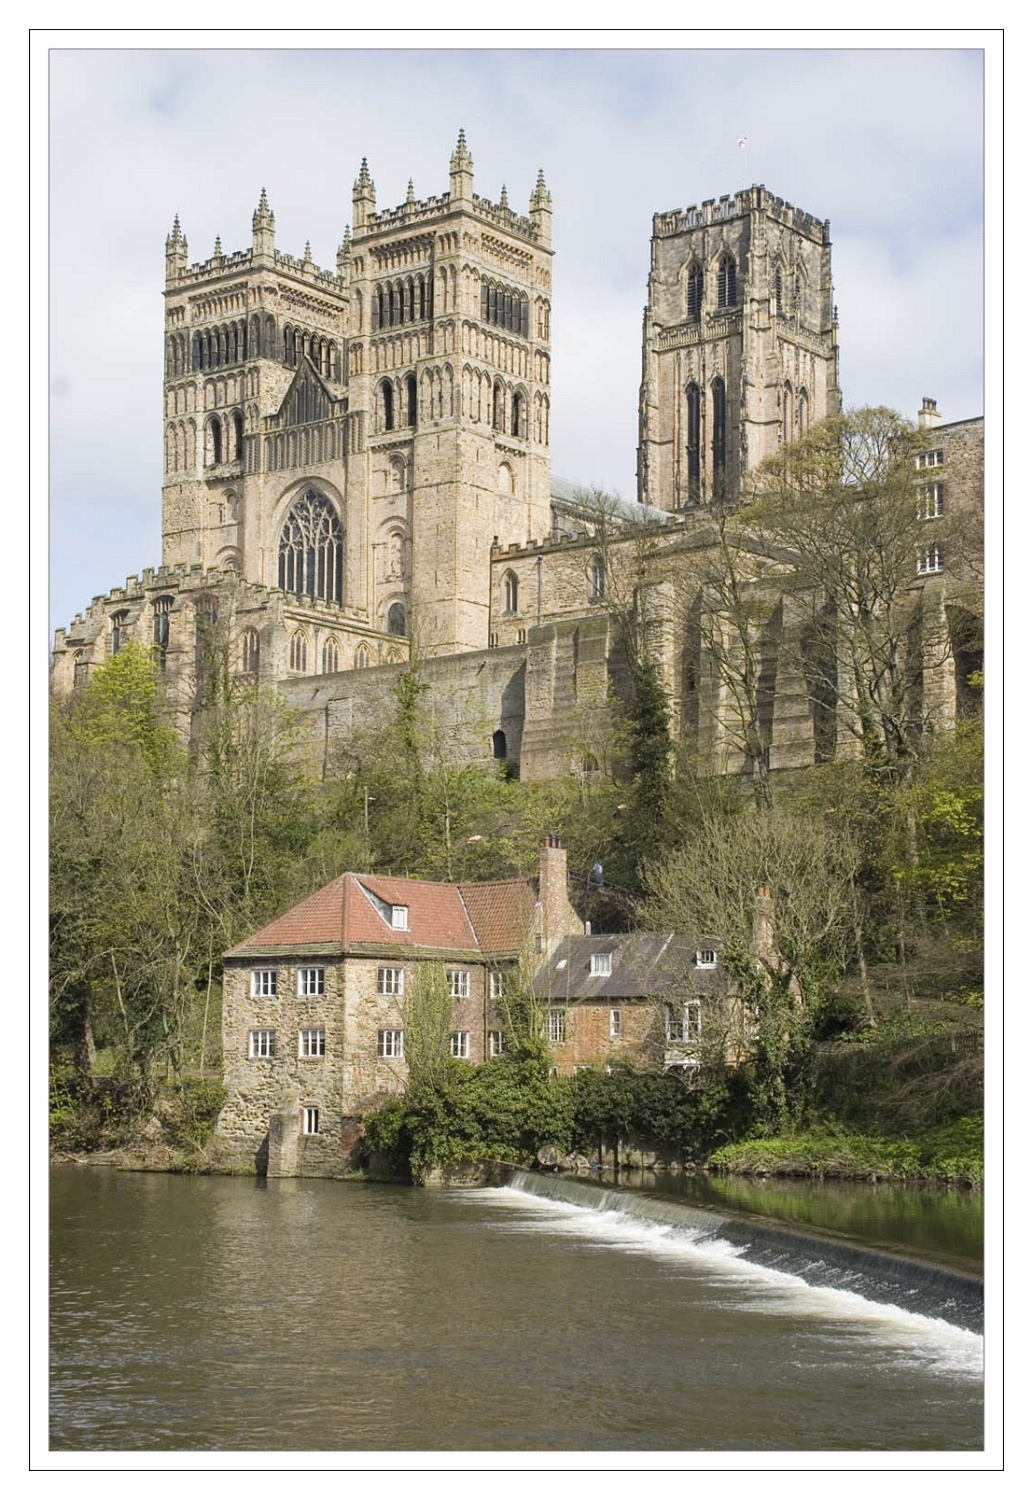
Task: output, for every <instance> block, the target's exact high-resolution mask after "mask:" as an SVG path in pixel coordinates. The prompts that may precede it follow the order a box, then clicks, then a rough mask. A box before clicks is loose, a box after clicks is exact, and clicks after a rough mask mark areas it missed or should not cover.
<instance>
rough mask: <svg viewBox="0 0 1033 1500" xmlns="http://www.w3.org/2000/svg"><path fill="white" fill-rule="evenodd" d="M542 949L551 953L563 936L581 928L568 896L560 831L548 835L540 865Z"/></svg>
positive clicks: (570, 934)
mask: <svg viewBox="0 0 1033 1500" xmlns="http://www.w3.org/2000/svg"><path fill="white" fill-rule="evenodd" d="M538 902H539V907H540V911H541V929H540V935H541V948H542V951H543V952H548V950H549V948H551V946H552V945H553V943H555V942H557V941H558V940H559V939H560V938H561V937H573V936H576V935H577V934H578V933H579V932H580V931H581V919H580V918H579V917H578V914H577V912H576V911H575V910H574V908H573V907H572V906H571V904H570V901H569V899H568V897H567V851H566V849H564V847H563V840H562V839H561V838H560V836H559V834H558V833H550V834H547V835H546V839H545V844H544V845H543V847H542V852H541V858H540V862H539V866H538Z"/></svg>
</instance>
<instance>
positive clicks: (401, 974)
mask: <svg viewBox="0 0 1033 1500" xmlns="http://www.w3.org/2000/svg"><path fill="white" fill-rule="evenodd" d="M404 993H405V970H404V969H378V970H377V994H378V995H402V994H404Z"/></svg>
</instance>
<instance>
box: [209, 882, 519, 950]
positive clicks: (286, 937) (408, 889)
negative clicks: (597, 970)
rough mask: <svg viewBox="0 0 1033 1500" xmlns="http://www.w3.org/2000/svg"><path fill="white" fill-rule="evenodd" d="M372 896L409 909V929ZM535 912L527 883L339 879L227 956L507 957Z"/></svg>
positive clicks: (236, 947) (387, 903) (256, 933)
mask: <svg viewBox="0 0 1033 1500" xmlns="http://www.w3.org/2000/svg"><path fill="white" fill-rule="evenodd" d="M367 892H368V893H370V894H372V896H374V897H377V898H379V900H380V901H381V902H383V903H385V904H386V905H387V907H389V908H390V907H392V906H404V907H406V908H407V909H408V926H407V927H406V928H405V929H399V928H396V927H393V926H392V925H391V917H390V912H387V913H381V912H380V911H379V910H378V909H377V906H376V904H375V902H374V901H371V900H370V895H368V894H367ZM534 907H535V893H534V886H533V884H532V883H531V882H530V881H526V880H499V881H490V882H487V883H485V884H483V885H461V886H460V885H445V884H443V883H439V882H437V881H430V880H404V879H402V878H400V877H395V876H391V875H338V876H337V878H336V880H331V882H330V884H329V885H325V886H324V887H323V888H322V890H319V891H316V892H315V893H314V894H313V895H311V896H308V897H307V898H306V899H305V900H304V901H301V902H299V904H298V905H297V906H294V907H292V908H291V910H290V911H288V912H284V914H283V916H282V917H277V918H276V920H275V921H273V922H270V923H269V924H268V925H267V926H265V927H262V928H260V929H259V930H258V931H257V932H253V933H252V934H251V936H250V937H248V938H245V939H244V941H243V942H242V943H238V944H237V945H236V946H235V947H233V948H231V949H230V950H229V952H228V953H227V954H226V955H225V956H226V957H227V958H233V957H244V956H246V955H249V954H252V953H253V952H254V951H255V950H256V949H263V948H276V949H296V950H302V949H305V948H311V947H313V946H317V945H318V947H319V949H320V951H322V952H326V951H330V952H339V953H343V952H346V951H347V950H348V949H350V948H352V947H358V946H361V947H368V946H370V945H372V946H377V945H382V946H390V947H392V948H395V947H414V948H441V949H450V950H454V949H460V950H464V951H468V950H471V949H473V950H480V951H482V952H509V951H513V950H515V949H518V948H520V946H521V945H522V943H523V941H524V939H525V938H526V936H527V931H528V928H529V926H530V922H531V917H532V914H533V912H534Z"/></svg>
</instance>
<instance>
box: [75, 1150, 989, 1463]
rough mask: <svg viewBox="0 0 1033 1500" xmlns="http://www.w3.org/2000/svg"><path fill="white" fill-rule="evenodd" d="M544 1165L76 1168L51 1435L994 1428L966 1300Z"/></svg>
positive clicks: (542, 1446)
mask: <svg viewBox="0 0 1033 1500" xmlns="http://www.w3.org/2000/svg"><path fill="white" fill-rule="evenodd" d="M521 1180H523V1181H525V1182H527V1184H528V1185H529V1186H530V1188H531V1191H526V1190H524V1189H523V1188H522V1187H520V1186H516V1187H512V1186H511V1187H502V1188H488V1189H479V1190H458V1189H453V1190H448V1191H422V1190H417V1189H410V1188H404V1187H394V1186H385V1185H381V1184H372V1183H368V1184H367V1183H361V1182H356V1183H335V1182H329V1181H324V1180H316V1179H309V1180H305V1179H287V1180H280V1181H266V1180H265V1179H253V1178H234V1177H175V1176H165V1175H158V1174H144V1173H124V1172H117V1171H113V1170H108V1169H103V1168H83V1167H72V1166H64V1167H56V1168H54V1169H53V1171H52V1174H51V1193H52V1197H51V1404H50V1446H51V1449H52V1450H53V1451H55V1452H65V1453H67V1452H87V1451H90V1452H119V1453H121V1452H145V1451H160V1452H173V1451H187V1452H189V1451H229V1452H246V1451H252V1452H274V1453H283V1452H309V1453H311V1452H331V1453H332V1452H359V1451H361V1452H372V1453H390V1452H406V1453H411V1452H457V1453H460V1452H461V1453H470V1452H485V1453H502V1452H507V1451H509V1452H517V1451H521V1452H550V1451H553V1452H559V1451H561V1450H566V1451H573V1452H585V1453H600V1452H605V1451H612V1452H621V1451H623V1452H628V1453H634V1452H639V1453H645V1452H672V1453H673V1452H684V1453H692V1454H700V1453H705V1452H713V1453H718V1454H721V1453H731V1452H742V1453H758V1452H764V1453H775V1452H781V1453H785V1452H795V1451H799V1452H809V1453H813V1452H815V1451H825V1452H835V1453H844V1452H855V1451H856V1452H859V1453H864V1452H867V1453H872V1452H880V1451H882V1452H904V1451H912V1452H915V1451H918V1452H928V1453H932V1452H958V1453H961V1452H964V1451H969V1452H973V1451H979V1450H980V1449H981V1448H982V1442H983V1437H982V1431H983V1427H982V1424H983V1410H982V1378H981V1377H982V1340H981V1338H980V1337H979V1335H978V1334H977V1333H976V1332H974V1331H972V1330H971V1329H970V1328H967V1327H963V1326H959V1325H958V1323H956V1322H952V1321H951V1320H950V1315H948V1316H947V1317H943V1316H936V1317H933V1316H928V1315H926V1314H924V1313H917V1312H915V1311H912V1310H905V1309H903V1308H901V1307H897V1306H893V1305H888V1304H886V1303H879V1302H876V1301H872V1300H870V1299H869V1298H868V1297H867V1296H863V1295H860V1294H859V1293H858V1292H856V1291H851V1290H846V1289H844V1288H843V1286H828V1285H825V1286H821V1285H811V1284H808V1281H807V1280H806V1279H804V1277H803V1276H801V1275H799V1274H790V1273H788V1272H787V1271H785V1270H779V1269H775V1268H773V1267H772V1265H770V1264H769V1265H762V1264H754V1263H752V1262H751V1261H750V1260H749V1259H748V1258H747V1255H746V1254H744V1253H743V1251H742V1247H741V1245H737V1244H736V1243H731V1242H729V1241H728V1240H726V1239H724V1238H722V1237H721V1235H720V1233H718V1234H716V1235H714V1234H711V1235H710V1236H709V1237H707V1236H702V1237H701V1236H700V1235H699V1234H697V1233H695V1232H694V1231H693V1230H692V1227H691V1225H688V1224H686V1225H681V1226H679V1224H678V1223H677V1222H670V1221H668V1220H665V1218H664V1215H665V1214H666V1213H667V1210H666V1209H664V1210H660V1211H659V1213H658V1217H655V1218H654V1219H652V1220H651V1219H649V1218H645V1219H643V1218H637V1217H635V1216H634V1214H629V1213H627V1212H622V1211H621V1208H622V1205H621V1203H620V1202H619V1201H616V1203H615V1202H614V1200H612V1199H606V1200H605V1202H604V1201H603V1200H602V1199H600V1202H599V1203H595V1202H594V1201H593V1200H592V1198H591V1192H592V1190H591V1189H589V1190H587V1192H588V1196H587V1197H585V1190H584V1189H580V1192H581V1194H582V1197H585V1201H583V1202H568V1201H563V1198H562V1197H555V1198H546V1197H541V1196H538V1194H537V1191H536V1184H535V1183H534V1182H533V1180H531V1179H529V1178H528V1179H517V1181H518V1182H520V1181H521ZM667 1189H668V1190H667V1191H665V1192H664V1193H663V1194H662V1195H661V1197H662V1198H663V1199H664V1201H668V1200H670V1199H673V1198H674V1197H675V1196H676V1195H677V1192H678V1189H677V1188H676V1187H671V1185H667ZM557 1191H558V1192H560V1193H562V1191H563V1189H562V1188H560V1189H557ZM844 1201H845V1200H842V1199H841V1200H840V1208H839V1209H838V1210H837V1211H836V1215H837V1216H838V1217H841V1216H842V1212H843V1211H845V1210H844V1209H843V1202H844ZM942 1201H945V1200H941V1206H942ZM710 1206H711V1207H713V1203H711V1205H710ZM963 1207H964V1205H959V1207H958V1214H957V1215H955V1217H958V1216H959V1215H960V1214H961V1209H962V1208H963ZM694 1211H695V1210H694ZM767 1211H768V1213H769V1214H770V1212H771V1203H770V1201H769V1202H768V1205H767ZM894 1211H895V1212H897V1214H898V1217H899V1218H904V1217H906V1215H903V1214H902V1212H900V1211H899V1209H895V1210H894ZM976 1212H978V1210H976ZM816 1215H817V1216H818V1217H819V1218H820V1215H818V1211H817V1209H815V1208H813V1207H811V1208H810V1209H808V1210H807V1211H806V1212H802V1211H801V1212H800V1213H798V1214H797V1217H798V1218H799V1217H803V1218H805V1219H807V1220H808V1224H809V1225H810V1226H811V1227H813V1225H814V1222H815V1216H816ZM948 1217H949V1215H948ZM668 1218H669V1216H668ZM674 1219H675V1220H677V1214H675V1215H674ZM829 1227H830V1228H831V1227H833V1226H829ZM902 1234H903V1231H902V1230H901V1229H900V1228H899V1227H898V1228H896V1229H894V1230H893V1231H892V1233H891V1234H890V1235H889V1236H888V1238H889V1240H890V1242H891V1243H892V1244H893V1245H895V1246H898V1247H899V1246H900V1243H901V1238H902ZM904 1237H905V1238H906V1236H904ZM733 1238H734V1237H733ZM883 1238H884V1239H885V1238H887V1236H884V1237H883ZM940 1238H941V1239H942V1238H943V1236H942V1235H941V1236H940ZM947 1238H948V1239H949V1236H947ZM962 1240H965V1236H964V1234H962ZM873 1242H874V1241H873ZM974 1253H975V1252H974V1249H973V1246H972V1245H971V1244H970V1243H968V1242H967V1241H966V1242H965V1244H964V1245H963V1247H962V1248H961V1249H960V1250H958V1251H957V1252H956V1253H954V1255H953V1258H954V1259H955V1261H956V1263H957V1264H959V1265H960V1266H961V1267H962V1268H963V1269H964V1268H967V1267H970V1266H971V1264H972V1261H973V1256H974ZM947 1258H948V1259H950V1258H952V1256H951V1255H948V1256H947ZM943 1259H944V1257H943V1256H942V1255H941V1257H940V1260H941V1262H942V1261H943Z"/></svg>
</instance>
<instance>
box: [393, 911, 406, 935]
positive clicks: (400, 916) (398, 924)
mask: <svg viewBox="0 0 1033 1500" xmlns="http://www.w3.org/2000/svg"><path fill="white" fill-rule="evenodd" d="M391 926H392V927H393V928H394V929H395V931H396V932H408V930H409V908H408V907H407V906H392V908H391Z"/></svg>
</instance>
